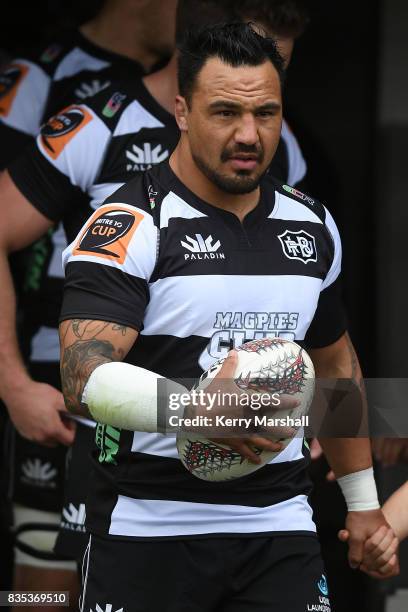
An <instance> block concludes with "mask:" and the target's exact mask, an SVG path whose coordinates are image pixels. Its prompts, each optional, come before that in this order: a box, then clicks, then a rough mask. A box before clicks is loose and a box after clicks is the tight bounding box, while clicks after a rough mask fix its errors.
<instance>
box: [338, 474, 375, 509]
mask: <svg viewBox="0 0 408 612" xmlns="http://www.w3.org/2000/svg"><path fill="white" fill-rule="evenodd" d="M337 482H338V483H339V485H340V488H341V490H342V491H343V495H344V498H345V500H346V504H347V508H348V510H349V512H358V511H362V510H377V508H379V507H380V504H379V503H378V496H377V486H376V484H375V480H374V472H373V468H372V467H370V468H367V469H366V470H361V471H360V472H354V474H346V476H342V477H341V478H338V479H337Z"/></svg>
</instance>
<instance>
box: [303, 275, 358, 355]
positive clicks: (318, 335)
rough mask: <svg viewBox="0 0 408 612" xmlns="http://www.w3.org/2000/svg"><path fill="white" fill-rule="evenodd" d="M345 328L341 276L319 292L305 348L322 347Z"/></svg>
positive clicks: (337, 336)
mask: <svg viewBox="0 0 408 612" xmlns="http://www.w3.org/2000/svg"><path fill="white" fill-rule="evenodd" d="M346 330H347V316H346V312H345V310H344V308H343V300H342V297H341V277H337V279H336V280H335V281H334V282H333V283H332V284H331V285H329V286H328V287H326V289H323V291H321V292H320V296H319V301H318V304H317V308H316V312H315V315H314V317H313V320H312V322H311V324H310V326H309V329H308V330H307V332H306V337H305V341H304V342H305V346H306V348H323V347H325V346H329V345H330V344H333V343H334V342H336V340H338V339H339V338H340V337H341V336H342V335H343V334H344V333H345V332H346Z"/></svg>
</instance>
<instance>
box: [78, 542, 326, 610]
mask: <svg viewBox="0 0 408 612" xmlns="http://www.w3.org/2000/svg"><path fill="white" fill-rule="evenodd" d="M81 603H82V605H81V608H80V609H81V610H95V609H98V610H99V609H102V610H105V609H107V607H108V606H110V607H109V609H112V610H120V609H123V610H124V611H127V612H159V611H160V612H273V611H278V610H290V612H307V611H308V610H319V611H320V612H330V603H329V598H328V589H327V582H326V579H325V576H324V569H323V562H322V559H321V556H320V545H319V542H318V540H317V538H316V537H315V536H314V535H311V536H304V535H292V536H288V535H285V536H276V537H265V538H264V537H254V538H250V537H245V538H239V537H235V536H234V537H224V538H218V537H217V538H209V539H186V540H177V541H176V540H166V541H163V540H161V541H160V542H155V541H149V542H146V541H143V542H142V541H140V540H139V541H129V540H126V541H125V540H117V539H112V538H109V537H106V538H102V537H100V536H96V535H92V536H90V540H89V545H88V548H87V551H86V554H85V556H84V561H83V593H82V602H81ZM98 606H99V608H98Z"/></svg>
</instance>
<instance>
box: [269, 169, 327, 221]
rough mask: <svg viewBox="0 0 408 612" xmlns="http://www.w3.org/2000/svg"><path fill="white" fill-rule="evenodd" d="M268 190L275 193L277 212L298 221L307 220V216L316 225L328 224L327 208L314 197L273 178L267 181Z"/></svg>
mask: <svg viewBox="0 0 408 612" xmlns="http://www.w3.org/2000/svg"><path fill="white" fill-rule="evenodd" d="M265 184H266V188H267V189H269V190H271V191H272V190H273V191H274V192H275V212H277V213H279V212H280V213H282V214H284V213H285V211H286V214H288V215H290V217H291V218H293V219H294V220H296V217H297V216H298V217H299V220H306V219H305V218H304V217H305V216H307V217H308V219H309V220H310V221H312V222H313V221H314V222H315V223H322V224H324V225H325V224H326V221H327V214H328V211H327V208H326V207H325V205H324V204H323V203H322V202H320V201H319V200H317V199H316V198H315V197H314V196H313V197H312V196H310V195H308V194H306V193H303V192H302V191H300V190H299V189H296V188H295V187H292V186H291V185H287V184H286V183H282V182H280V181H277V180H276V179H275V178H273V177H271V176H267V177H266V179H265Z"/></svg>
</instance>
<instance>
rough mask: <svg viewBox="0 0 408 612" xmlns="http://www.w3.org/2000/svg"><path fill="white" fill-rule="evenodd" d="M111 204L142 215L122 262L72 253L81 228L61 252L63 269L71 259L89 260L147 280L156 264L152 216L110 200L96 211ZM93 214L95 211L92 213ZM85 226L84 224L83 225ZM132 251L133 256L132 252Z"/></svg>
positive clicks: (133, 207) (155, 238) (156, 233)
mask: <svg viewBox="0 0 408 612" xmlns="http://www.w3.org/2000/svg"><path fill="white" fill-rule="evenodd" d="M106 206H108V207H112V206H118V207H119V208H123V209H127V210H131V211H132V212H138V213H140V214H141V215H142V216H143V219H142V220H141V221H140V224H139V226H138V228H137V230H136V231H135V233H134V235H133V236H132V238H131V239H130V242H129V245H128V247H127V256H126V258H125V261H124V263H123V264H120V263H118V262H117V261H115V260H113V259H108V258H106V259H105V258H101V257H94V256H92V255H77V254H75V255H73V254H72V253H73V250H74V248H75V247H76V245H77V242H78V239H79V237H80V235H81V233H82V232H83V230H84V228H81V230H80V232H79V233H78V235H77V237H76V238H75V240H74V241H73V242H71V244H70V245H69V246H68V247H67V248H66V249H65V251H64V252H63V254H62V261H63V266H64V269H65V267H66V266H67V264H68V263H69V262H71V261H91V262H93V263H97V264H103V265H104V266H111V267H112V268H118V269H119V270H122V271H123V272H126V274H131V275H132V276H137V277H138V278H143V279H145V280H149V278H150V276H151V274H152V272H153V270H154V266H155V265H156V245H157V242H158V232H159V230H158V228H157V227H156V226H155V225H154V222H153V218H152V217H151V215H149V213H146V211H145V210H142V209H141V208H138V207H137V206H131V205H130V204H121V203H118V204H116V203H115V202H110V203H109V204H104V205H103V206H100V207H99V209H98V213H100V214H101V215H102V214H103V211H104V209H105V208H106ZM93 214H95V213H93ZM84 227H85V226H84ZM133 251H134V255H135V256H134V257H132V253H133Z"/></svg>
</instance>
